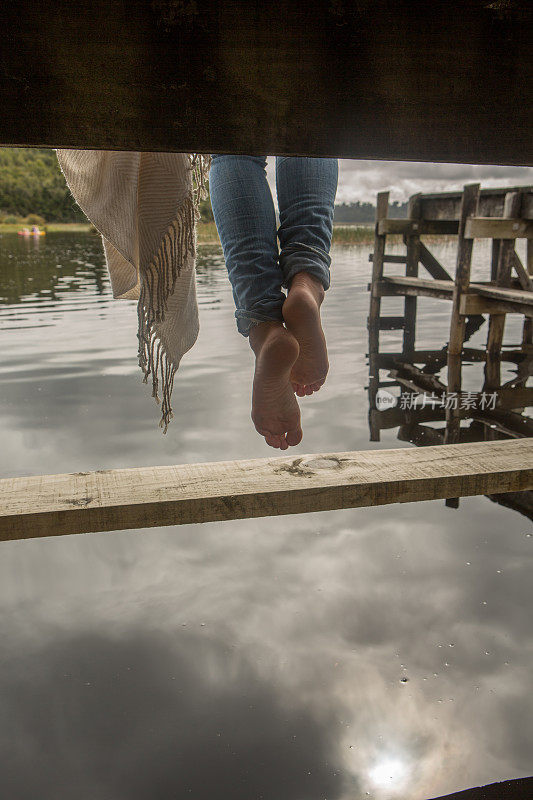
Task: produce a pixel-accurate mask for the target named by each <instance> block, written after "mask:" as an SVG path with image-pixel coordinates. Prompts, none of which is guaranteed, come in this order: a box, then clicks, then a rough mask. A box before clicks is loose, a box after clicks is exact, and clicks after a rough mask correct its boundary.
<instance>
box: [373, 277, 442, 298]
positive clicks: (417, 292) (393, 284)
mask: <svg viewBox="0 0 533 800" xmlns="http://www.w3.org/2000/svg"><path fill="white" fill-rule="evenodd" d="M453 287H454V282H453V281H437V280H432V279H430V278H411V277H405V278H404V277H403V275H390V276H388V275H384V276H383V278H382V280H380V281H379V282H378V283H377V285H376V292H377V294H378V295H379V296H380V297H394V296H396V295H400V296H403V295H411V296H414V297H418V296H420V297H435V298H438V299H440V300H451V299H452V297H453Z"/></svg>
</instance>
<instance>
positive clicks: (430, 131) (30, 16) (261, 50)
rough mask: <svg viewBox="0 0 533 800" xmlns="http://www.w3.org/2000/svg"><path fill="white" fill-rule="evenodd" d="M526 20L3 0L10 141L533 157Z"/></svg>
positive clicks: (137, 0)
mask: <svg viewBox="0 0 533 800" xmlns="http://www.w3.org/2000/svg"><path fill="white" fill-rule="evenodd" d="M531 27H532V23H531V15H530V14H529V9H528V3H527V2H526V0H516V2H513V3H503V2H501V3H488V2H486V0H466V2H465V0H429V1H428V0H412V2H409V3H406V2H404V3H391V2H390V0H373V1H372V2H370V0H362V2H357V3H351V2H331V0H307V1H306V2H305V3H302V2H301V1H300V0H278V2H276V3H264V2H263V1H262V0H250V1H249V2H242V1H239V0H224V1H223V2H220V0H195V2H186V3H185V2H184V3H182V2H174V1H173V0H154V2H147V1H146V0H91V2H88V0H79V2H76V3H74V4H73V3H72V2H70V0H55V2H54V3H50V2H49V0H18V2H16V3H14V2H8V3H4V4H3V7H2V49H1V55H0V104H1V107H2V118H1V121H0V142H1V143H3V144H11V145H15V144H16V145H37V146H47V147H85V148H96V149H98V148H102V149H116V150H162V151H184V152H204V153H208V152H222V153H224V152H235V153H252V154H253V153H255V154H263V153H277V154H285V155H297V154H302V155H310V156H312V155H315V156H337V157H346V158H387V159H414V160H427V161H452V162H465V163H488V164H494V163H509V164H521V165H523V164H532V163H533V137H532V136H531V117H530V104H529V103H528V98H530V97H531V96H532V94H533V80H532V60H531ZM515 76H516V77H515ZM510 120H512V124H511V123H510Z"/></svg>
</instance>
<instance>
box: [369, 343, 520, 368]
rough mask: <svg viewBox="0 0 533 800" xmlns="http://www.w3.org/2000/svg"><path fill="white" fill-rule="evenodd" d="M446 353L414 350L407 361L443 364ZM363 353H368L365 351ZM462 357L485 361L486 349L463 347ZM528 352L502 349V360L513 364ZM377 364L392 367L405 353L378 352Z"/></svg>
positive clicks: (445, 348)
mask: <svg viewBox="0 0 533 800" xmlns="http://www.w3.org/2000/svg"><path fill="white" fill-rule="evenodd" d="M447 354H448V348H447V347H442V348H441V349H440V350H415V351H414V353H413V354H412V356H410V358H409V359H408V360H409V363H412V364H427V363H428V362H430V361H431V362H434V363H436V364H441V365H442V366H444V364H445V363H446V358H447ZM365 355H368V353H366V354H365ZM462 355H463V359H464V360H465V361H485V359H486V358H487V351H486V350H484V349H483V350H482V349H481V348H479V347H463V351H462ZM527 358H528V354H527V353H525V352H524V351H523V350H502V361H509V362H511V363H514V364H520V363H521V362H522V361H524V360H527ZM378 360H379V365H380V367H381V368H382V369H387V368H388V367H394V366H396V364H400V363H401V362H402V361H406V360H407V357H406V354H405V353H402V352H399V351H391V352H388V353H380V354H379V357H378Z"/></svg>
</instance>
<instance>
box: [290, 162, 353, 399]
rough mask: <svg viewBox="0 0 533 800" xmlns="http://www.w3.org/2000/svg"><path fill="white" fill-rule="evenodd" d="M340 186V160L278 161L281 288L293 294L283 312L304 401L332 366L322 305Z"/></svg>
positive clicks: (293, 379) (294, 374)
mask: <svg viewBox="0 0 533 800" xmlns="http://www.w3.org/2000/svg"><path fill="white" fill-rule="evenodd" d="M337 183H338V160H337V159H336V158H306V157H299V156H298V157H296V156H288V157H285V156H278V157H277V158H276V188H277V195H278V205H279V216H280V226H279V229H278V236H279V240H280V248H281V251H280V255H279V264H280V267H281V271H282V273H283V285H284V286H286V287H287V288H288V290H289V292H288V297H287V300H286V301H285V303H284V304H283V308H282V312H283V317H284V320H285V324H286V326H287V328H288V329H289V330H290V331H291V332H292V333H293V335H294V336H295V337H296V339H297V341H298V344H299V347H300V353H299V356H298V359H297V360H296V362H295V364H294V366H293V369H292V371H291V382H292V385H293V388H294V391H295V392H296V393H297V394H298V395H299V396H300V397H302V396H303V395H305V394H312V392H313V391H317V390H318V389H319V388H320V386H322V384H323V383H324V381H325V379H326V375H327V372H328V368H329V364H328V358H327V349H326V340H325V337H324V333H323V330H322V325H321V321H320V306H321V304H322V300H323V298H324V293H325V291H327V289H328V288H329V285H330V269H329V268H330V264H331V257H330V255H329V252H330V247H331V238H332V233H333V212H334V206H335V196H336V193H337Z"/></svg>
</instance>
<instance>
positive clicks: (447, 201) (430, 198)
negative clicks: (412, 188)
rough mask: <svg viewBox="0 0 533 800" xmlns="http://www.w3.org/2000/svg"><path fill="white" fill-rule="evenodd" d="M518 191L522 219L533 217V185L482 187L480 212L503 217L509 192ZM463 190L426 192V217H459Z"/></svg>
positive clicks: (423, 215) (423, 199) (424, 212)
mask: <svg viewBox="0 0 533 800" xmlns="http://www.w3.org/2000/svg"><path fill="white" fill-rule="evenodd" d="M513 191H517V192H520V193H521V195H522V208H521V209H520V217H521V218H522V219H533V187H532V186H509V187H505V188H498V189H481V191H480V193H479V205H478V214H479V215H480V216H482V217H501V216H502V214H503V205H504V202H505V195H506V193H507V192H513ZM461 198H462V192H460V191H456V192H437V193H434V194H424V195H422V199H421V203H420V204H421V209H422V217H423V218H424V219H459V214H460V210H461Z"/></svg>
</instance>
